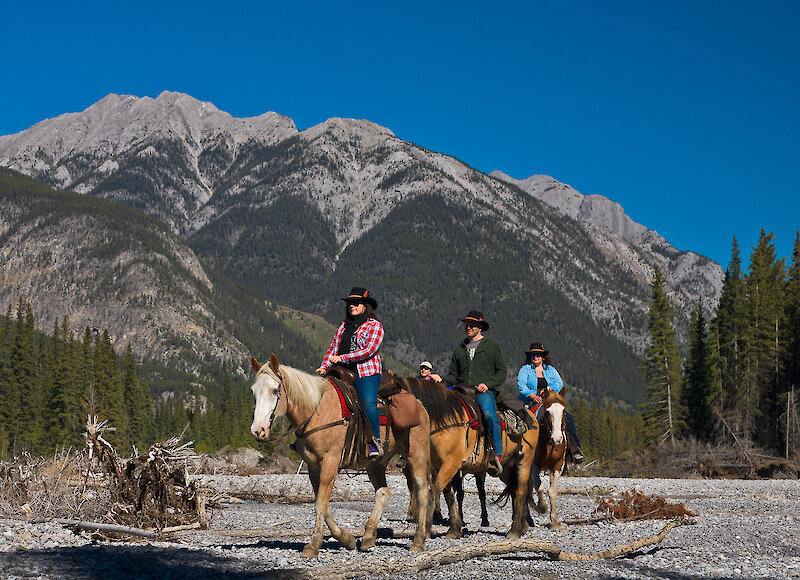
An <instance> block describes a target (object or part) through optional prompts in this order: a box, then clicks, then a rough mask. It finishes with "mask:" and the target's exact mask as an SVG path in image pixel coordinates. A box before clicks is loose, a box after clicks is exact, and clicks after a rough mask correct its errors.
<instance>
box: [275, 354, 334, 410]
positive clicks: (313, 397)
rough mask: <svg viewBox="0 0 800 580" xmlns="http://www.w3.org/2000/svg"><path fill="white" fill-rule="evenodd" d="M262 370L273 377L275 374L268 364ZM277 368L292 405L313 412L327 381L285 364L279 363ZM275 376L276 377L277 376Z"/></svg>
mask: <svg viewBox="0 0 800 580" xmlns="http://www.w3.org/2000/svg"><path fill="white" fill-rule="evenodd" d="M264 370H265V371H266V372H269V373H270V374H271V375H272V376H273V377H274V376H275V373H273V372H272V369H271V368H269V365H264ZM279 370H280V372H281V374H282V375H283V377H284V380H283V385H284V387H285V388H286V396H287V397H288V399H289V400H290V401H291V402H292V405H294V406H295V407H297V409H298V410H299V411H301V412H303V413H313V412H314V410H315V409H316V408H317V407H318V406H319V402H320V401H321V400H322V393H323V391H324V390H325V386H326V385H327V384H328V381H327V380H326V379H324V378H322V377H320V376H317V375H311V374H309V373H306V372H303V371H301V370H298V369H296V368H293V367H287V366H286V365H281V366H280V367H279ZM275 378H276V379H277V377H275Z"/></svg>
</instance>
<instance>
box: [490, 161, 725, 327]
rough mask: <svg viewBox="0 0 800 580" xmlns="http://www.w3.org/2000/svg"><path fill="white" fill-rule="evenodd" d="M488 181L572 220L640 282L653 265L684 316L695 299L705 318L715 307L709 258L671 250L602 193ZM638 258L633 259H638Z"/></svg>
mask: <svg viewBox="0 0 800 580" xmlns="http://www.w3.org/2000/svg"><path fill="white" fill-rule="evenodd" d="M491 176H492V177H495V178H497V179H500V180H502V181H504V182H506V183H510V184H513V185H516V186H517V187H519V188H520V189H521V190H523V191H525V192H526V193H528V194H530V195H531V196H533V197H535V198H536V199H538V200H541V201H543V202H544V203H546V204H547V205H549V206H550V207H553V208H555V209H557V210H558V211H559V212H560V213H562V214H564V215H566V216H568V217H570V218H572V219H574V220H575V221H576V222H578V223H579V224H581V226H582V227H583V228H584V229H585V230H586V231H587V232H588V233H589V234H590V235H591V236H592V238H593V239H594V240H595V243H596V244H597V245H598V246H599V247H603V248H606V250H607V252H608V255H609V257H610V258H611V259H616V260H617V261H618V262H619V263H620V267H623V268H631V269H632V270H633V271H634V272H635V274H636V276H637V277H638V278H639V279H643V280H651V279H652V277H653V267H658V268H659V269H661V271H662V272H663V273H664V275H665V276H666V279H667V282H668V284H669V290H670V297H671V298H672V300H673V303H674V304H675V305H676V306H677V307H678V308H679V310H681V311H682V312H684V313H685V312H686V311H688V310H691V308H692V307H694V306H695V305H696V304H697V302H698V300H699V301H700V303H701V304H702V306H703V308H704V310H705V312H706V314H709V313H711V312H712V311H713V309H714V308H715V307H716V305H717V302H718V301H719V293H720V290H721V288H722V279H723V277H724V271H723V269H722V267H721V266H720V265H719V264H717V263H716V262H713V261H712V260H709V259H708V258H706V257H704V256H701V255H699V254H696V253H694V252H682V251H679V250H677V249H676V248H674V247H673V246H672V245H671V244H670V243H669V242H668V241H667V240H665V239H664V238H663V237H661V236H660V235H659V234H658V233H657V232H655V231H653V230H650V229H648V228H646V227H645V226H643V225H642V224H639V223H637V222H635V221H633V220H632V219H631V218H630V217H628V216H627V215H626V214H625V211H624V210H623V209H622V206H621V205H619V204H618V203H617V202H615V201H612V200H610V199H608V198H607V197H605V196H602V195H597V194H593V195H584V194H582V193H580V192H578V191H576V190H575V189H573V188H571V187H570V186H569V185H566V184H563V183H560V182H558V181H556V180H555V179H553V178H552V177H548V176H547V175H534V176H532V177H529V178H528V179H524V180H520V179H513V178H511V177H509V176H508V175H506V174H504V173H502V172H501V171H494V172H492V173H491ZM637 254H638V255H637Z"/></svg>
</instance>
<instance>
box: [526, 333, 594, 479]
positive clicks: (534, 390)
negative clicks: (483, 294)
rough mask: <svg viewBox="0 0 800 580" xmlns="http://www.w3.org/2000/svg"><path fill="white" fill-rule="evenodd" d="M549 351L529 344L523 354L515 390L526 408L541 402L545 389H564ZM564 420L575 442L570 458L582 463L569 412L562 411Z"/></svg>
mask: <svg viewBox="0 0 800 580" xmlns="http://www.w3.org/2000/svg"><path fill="white" fill-rule="evenodd" d="M549 354H550V351H549V350H545V349H544V345H543V344H542V343H541V342H533V343H531V347H530V349H528V351H527V352H526V353H525V356H526V359H525V364H524V365H522V368H521V369H519V373H518V374H517V388H518V389H519V398H520V399H521V400H522V402H523V403H525V405H526V406H527V407H532V406H533V405H536V404H538V403H541V402H542V397H541V395H540V394H539V393H541V392H542V391H544V390H545V389H553V390H554V391H555V392H557V393H558V392H560V391H561V389H562V388H564V381H562V380H561V375H559V374H558V371H557V370H556V368H555V367H554V366H553V365H552V364H550V357H549V356H548V355H549ZM543 412H544V409H543V408H542V407H541V406H539V408H538V409H536V420H537V421H541V420H542V413H543ZM564 419H565V423H566V425H567V431H568V432H569V435H570V436H571V437H572V440H573V441H574V442H575V448H574V449H573V450H572V458H573V459H574V460H575V463H582V462H583V459H584V457H583V453H582V452H581V442H580V439H578V432H577V430H576V429H575V420H574V419H573V418H572V415H570V413H569V411H567V410H566V409H565V410H564Z"/></svg>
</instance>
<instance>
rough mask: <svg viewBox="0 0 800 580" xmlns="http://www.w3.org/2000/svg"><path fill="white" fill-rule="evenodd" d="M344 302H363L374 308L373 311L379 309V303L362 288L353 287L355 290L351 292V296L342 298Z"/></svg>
mask: <svg viewBox="0 0 800 580" xmlns="http://www.w3.org/2000/svg"><path fill="white" fill-rule="evenodd" d="M342 300H344V301H345V302H363V303H364V304H369V305H370V306H372V309H373V310H377V309H378V303H377V302H375V299H374V298H373V297H372V296H370V295H369V290H367V289H366V288H361V287H360V286H353V289H352V290H350V295H349V296H347V297H345V298H342Z"/></svg>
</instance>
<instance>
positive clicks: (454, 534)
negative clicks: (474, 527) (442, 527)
mask: <svg viewBox="0 0 800 580" xmlns="http://www.w3.org/2000/svg"><path fill="white" fill-rule="evenodd" d="M460 537H461V530H449V531H448V532H447V535H446V536H445V538H447V539H448V540H458V539H459V538H460Z"/></svg>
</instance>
